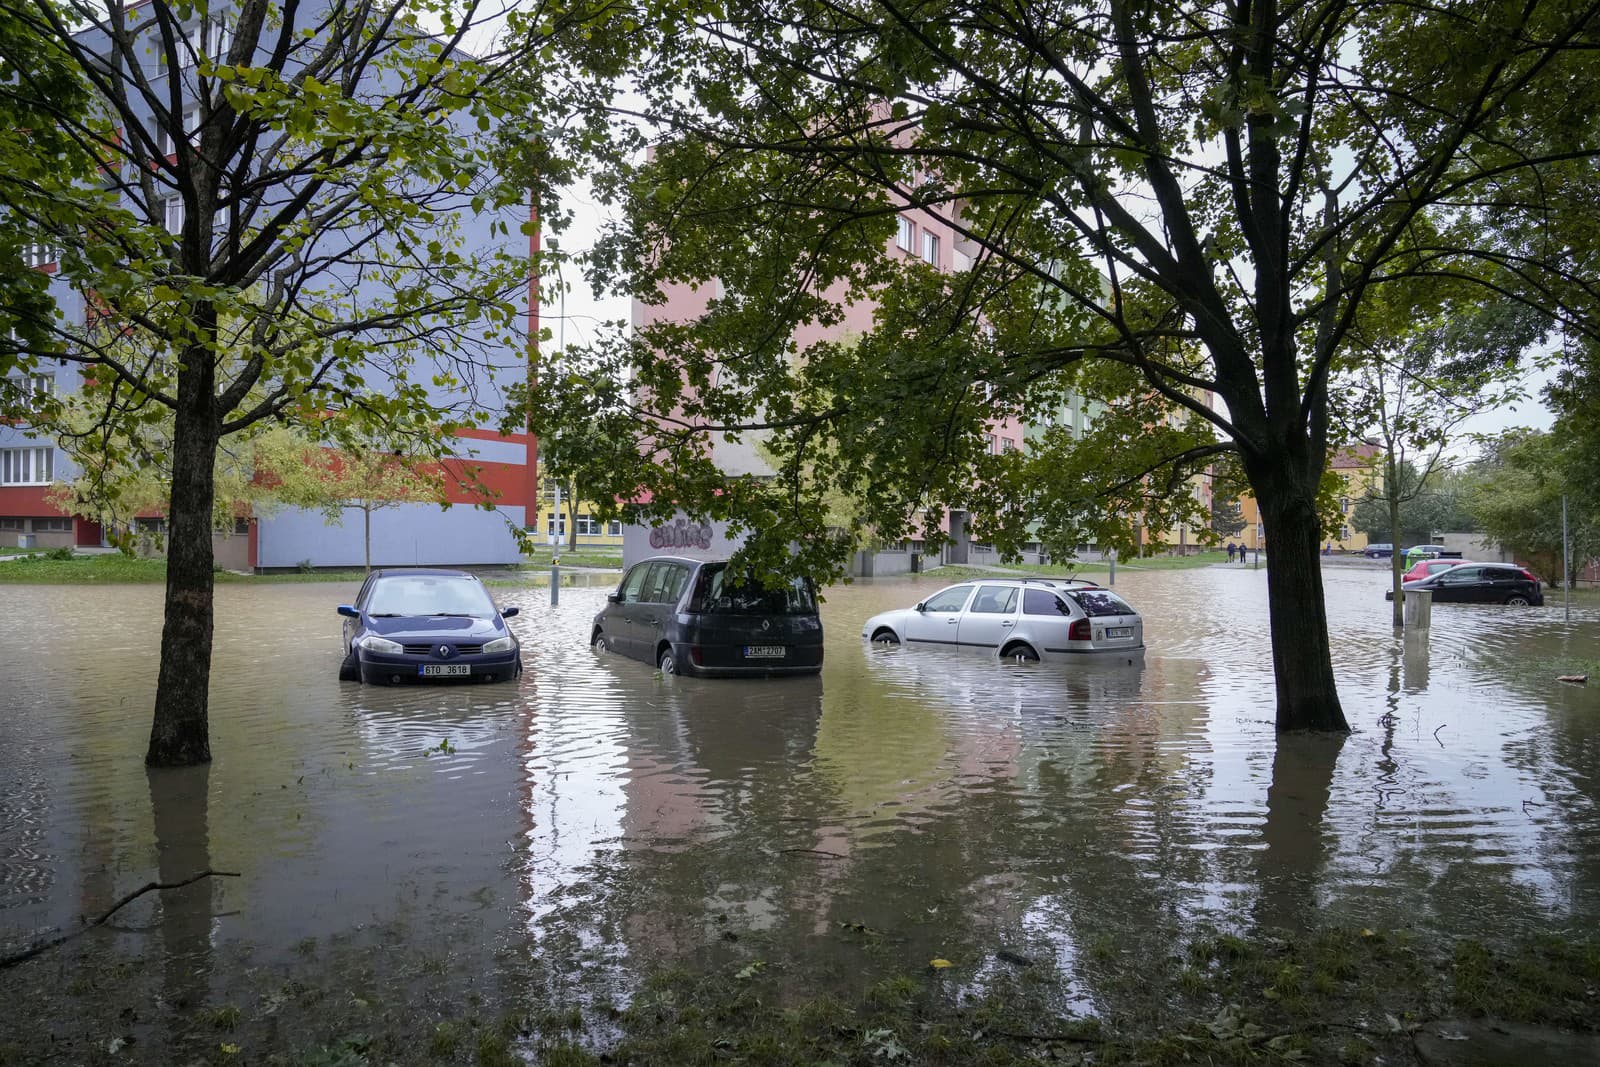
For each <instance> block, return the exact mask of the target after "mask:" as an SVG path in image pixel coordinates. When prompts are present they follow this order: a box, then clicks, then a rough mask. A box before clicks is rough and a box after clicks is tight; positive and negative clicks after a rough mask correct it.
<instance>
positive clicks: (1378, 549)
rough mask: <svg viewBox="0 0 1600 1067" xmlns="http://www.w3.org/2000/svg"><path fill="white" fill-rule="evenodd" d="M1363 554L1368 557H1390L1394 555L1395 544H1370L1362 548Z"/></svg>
mask: <svg viewBox="0 0 1600 1067" xmlns="http://www.w3.org/2000/svg"><path fill="white" fill-rule="evenodd" d="M1361 554H1362V555H1363V556H1366V557H1367V558H1368V559H1388V558H1389V557H1390V556H1392V555H1394V546H1393V545H1388V544H1384V545H1368V546H1367V547H1366V548H1363V549H1362V550H1361Z"/></svg>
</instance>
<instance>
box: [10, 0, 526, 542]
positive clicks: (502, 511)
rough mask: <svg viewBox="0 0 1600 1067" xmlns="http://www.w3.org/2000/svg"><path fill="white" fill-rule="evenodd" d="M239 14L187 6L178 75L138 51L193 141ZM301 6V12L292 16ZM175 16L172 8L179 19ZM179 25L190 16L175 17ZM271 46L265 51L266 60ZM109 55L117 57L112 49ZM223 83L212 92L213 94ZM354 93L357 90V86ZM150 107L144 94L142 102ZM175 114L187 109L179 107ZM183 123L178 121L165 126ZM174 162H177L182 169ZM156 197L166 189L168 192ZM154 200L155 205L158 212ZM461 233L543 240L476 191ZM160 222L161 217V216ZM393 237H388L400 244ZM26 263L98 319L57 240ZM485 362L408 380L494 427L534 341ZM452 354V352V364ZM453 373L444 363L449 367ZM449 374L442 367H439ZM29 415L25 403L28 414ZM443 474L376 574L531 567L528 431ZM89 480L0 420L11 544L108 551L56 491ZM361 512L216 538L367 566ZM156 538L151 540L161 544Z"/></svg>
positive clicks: (60, 380)
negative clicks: (207, 68) (206, 69)
mask: <svg viewBox="0 0 1600 1067" xmlns="http://www.w3.org/2000/svg"><path fill="white" fill-rule="evenodd" d="M161 2H162V0H152V2H151V3H145V4H136V5H133V6H132V8H130V9H129V16H128V17H129V18H130V20H131V21H132V22H134V23H137V13H138V11H139V10H146V11H148V10H151V9H152V8H153V6H154V4H155V3H161ZM233 10H235V9H231V8H229V7H225V6H222V5H213V6H211V7H210V8H209V9H208V10H207V13H206V15H205V18H204V20H203V21H202V20H201V19H200V15H199V14H198V13H197V12H195V11H194V10H193V9H189V10H188V14H187V16H186V17H187V18H188V21H187V22H185V23H184V25H183V27H182V30H183V32H182V35H181V36H182V37H183V38H184V39H183V40H182V41H180V44H181V45H182V46H183V48H182V49H180V51H179V53H178V55H179V61H178V63H177V66H176V69H170V70H169V69H168V67H169V64H170V60H169V58H168V56H167V54H166V52H165V50H164V49H162V48H160V47H158V44H159V38H158V37H157V36H156V35H154V34H146V35H145V36H147V37H150V38H151V40H149V41H147V42H146V43H145V45H144V46H143V48H142V51H141V50H140V48H139V46H138V45H136V46H135V53H136V54H137V56H138V58H137V59H134V60H130V62H138V63H139V64H140V65H141V66H140V70H141V72H142V73H143V75H144V76H145V77H146V78H147V79H148V80H149V82H150V84H151V85H154V86H158V87H159V88H160V89H161V90H162V92H163V93H165V92H166V91H167V90H168V89H171V90H173V91H175V92H176V93H177V94H180V95H179V96H178V97H177V98H178V99H181V100H182V101H183V103H182V106H181V114H182V125H183V127H184V129H185V131H186V132H188V133H191V134H192V132H193V131H194V129H195V128H196V124H197V122H198V121H199V115H200V107H199V105H198V103H197V101H198V99H199V97H198V88H197V87H198V86H199V85H200V81H199V75H198V73H197V64H198V61H199V59H200V58H209V59H216V60H220V59H221V58H222V57H224V56H226V55H227V52H228V49H229V48H230V46H231V42H232V41H233V33H232V29H231V19H232V17H233ZM297 10H298V14H295V12H296V11H297ZM178 11H179V9H178V8H176V7H172V8H167V9H165V13H168V14H171V13H175V12H178ZM281 14H283V16H284V17H286V18H291V19H293V18H298V19H301V20H302V21H306V20H309V21H308V22H307V24H308V25H310V24H312V22H314V21H315V19H314V15H315V13H314V12H310V11H308V10H306V9H296V8H294V7H292V6H291V7H285V8H284V12H283V13H281ZM176 17H179V18H182V17H185V16H182V15H178V16H176ZM95 34H101V37H100V38H99V39H100V40H104V35H103V33H102V31H101V30H98V29H95V28H90V29H87V30H85V31H84V32H83V35H82V37H81V38H80V39H83V40H90V41H91V44H92V45H93V46H94V47H96V48H99V47H100V46H99V45H97V44H93V40H92V39H91V38H92V35H95ZM265 47H266V45H265V44H263V45H262V46H261V50H258V53H257V55H258V56H260V57H262V60H263V61H264V59H265V51H264V50H265ZM106 54H108V55H109V54H110V50H109V49H107V50H106ZM373 69H375V70H377V71H378V73H377V74H375V75H373V77H374V78H377V79H382V78H392V77H394V76H395V75H394V74H393V72H384V70H383V68H382V65H381V64H377V65H375V66H374V68H373ZM213 88H215V86H213ZM355 92H356V93H359V92H360V88H359V87H358V88H357V89H356V90H355ZM138 99H140V98H139V97H138V96H137V94H135V101H136V104H137V101H138ZM173 113H174V114H176V113H178V109H173ZM143 120H144V121H146V122H147V123H148V128H149V129H150V131H151V133H152V137H151V138H150V140H151V141H152V142H153V143H155V144H158V145H159V151H160V152H161V153H163V154H165V155H167V157H168V158H167V162H173V161H175V160H176V159H177V158H178V157H177V154H176V145H175V144H174V142H173V134H172V132H171V131H170V130H168V129H158V126H161V125H162V124H161V123H159V122H158V121H157V119H156V117H155V113H154V111H153V110H152V109H150V108H148V107H147V108H146V109H145V112H144V116H143ZM166 125H168V126H172V125H176V123H167V124H166ZM125 133H126V131H124V130H122V129H121V128H120V127H119V130H118V136H119V139H121V140H125V141H126V142H127V143H128V144H130V145H132V144H135V143H142V142H141V141H140V139H137V138H132V137H125ZM129 152H130V154H129V155H128V156H127V158H125V159H123V160H121V161H120V162H119V163H118V166H123V167H125V166H128V164H129V163H130V162H131V163H133V164H134V166H135V167H138V166H149V167H150V168H151V169H152V170H158V169H160V168H159V167H157V166H156V164H158V163H160V162H161V161H160V160H159V159H155V158H152V159H149V160H145V159H141V158H139V157H138V156H137V155H136V154H133V149H131V148H130V150H129ZM174 165H176V164H175V163H174ZM158 188H159V186H158ZM163 203H164V205H165V223H166V226H167V228H168V230H169V231H170V232H174V233H177V232H180V230H181V228H182V226H183V221H184V220H183V201H182V200H181V199H179V198H178V197H177V196H175V195H172V196H168V197H167V199H165V200H164V201H163ZM148 207H149V206H148V205H146V209H148ZM445 210H446V211H448V212H449V214H450V216H451V224H452V226H453V227H454V229H455V230H456V232H457V233H458V234H459V237H460V247H459V251H460V254H461V255H462V256H463V257H466V258H469V259H472V260H474V261H477V260H478V259H479V258H480V257H481V258H482V259H483V260H485V261H486V260H487V259H488V257H490V256H491V255H493V254H495V253H497V252H505V253H507V254H511V255H515V254H517V253H526V251H527V250H528V246H529V242H530V241H535V242H536V241H537V237H534V238H529V237H526V236H523V233H522V224H523V223H524V222H525V221H527V220H528V218H529V214H530V209H529V208H528V207H522V208H520V209H517V210H501V211H496V210H495V209H493V208H489V209H482V208H481V205H473V204H472V203H471V198H470V196H468V195H466V194H463V195H461V196H459V197H458V198H456V200H455V201H454V202H452V203H451V204H450V205H448V206H447V207H446V208H445ZM157 217H158V218H159V217H160V216H159V215H157ZM392 239H393V238H392V237H384V238H380V239H379V240H380V242H381V241H383V240H392ZM26 258H27V262H28V264H29V265H30V266H31V267H33V268H34V269H36V270H39V271H41V272H43V273H45V274H47V275H50V276H52V285H51V293H52V296H53V297H54V299H55V302H56V305H57V308H58V311H59V315H60V317H61V321H62V322H63V323H67V324H72V325H77V326H82V327H87V326H88V325H89V324H90V322H91V318H92V317H93V316H94V315H95V314H96V311H95V309H94V308H92V307H91V302H90V301H89V300H86V297H85V293H83V292H82V291H80V290H79V289H78V288H76V287H74V286H73V285H72V284H70V283H69V282H68V281H67V280H66V279H65V278H63V277H62V274H61V272H60V269H59V268H60V252H59V250H58V249H56V248H54V247H52V246H50V245H49V244H47V243H43V242H41V243H38V244H35V245H32V246H30V247H29V248H28V249H27V251H26ZM337 258H338V257H336V256H330V257H328V259H329V262H330V265H329V267H328V268H327V275H326V279H325V280H326V288H327V289H328V290H329V291H330V292H336V293H338V294H340V295H341V296H342V297H343V298H345V299H347V300H349V301H351V302H354V303H359V302H361V301H362V300H364V299H366V298H367V297H369V296H371V297H374V298H376V297H377V296H379V295H381V294H378V293H377V292H376V290H375V289H374V288H373V287H374V284H375V283H374V282H373V280H372V276H371V275H372V274H373V273H376V272H370V273H369V271H370V262H371V260H372V259H373V256H372V255H370V254H368V255H366V256H365V258H366V259H367V261H368V265H367V267H366V268H365V269H364V268H363V267H360V266H357V267H352V266H349V265H348V264H341V263H339V262H337ZM528 319H529V324H528V325H529V329H530V330H537V322H538V309H537V306H536V289H535V288H534V286H533V285H532V283H531V282H530V283H529V285H528ZM483 349H484V353H485V354H484V355H483V357H482V359H481V361H480V363H479V364H478V366H480V367H481V369H482V371H483V376H482V377H481V379H475V380H471V381H465V380H462V379H461V377H460V376H459V375H456V376H450V375H444V374H439V373H430V368H429V367H428V366H427V364H426V362H425V361H424V362H423V363H422V364H421V365H420V366H419V367H417V368H415V369H414V371H413V373H412V375H411V379H412V381H413V382H421V383H423V384H424V385H425V386H426V387H427V389H428V391H429V394H430V399H432V400H434V401H436V402H440V403H451V404H455V405H457V407H458V408H459V407H470V408H471V409H474V410H478V411H482V412H485V413H487V414H488V415H489V416H490V418H489V420H488V424H489V425H494V424H495V423H497V422H498V421H499V420H498V417H497V416H498V414H499V412H500V410H501V409H502V408H503V406H504V395H503V393H502V392H501V387H502V386H503V384H504V383H505V382H506V381H508V380H515V379H516V378H517V376H518V375H519V374H525V373H526V367H527V361H526V346H525V341H524V342H519V343H516V344H498V345H496V344H491V343H490V342H488V341H485V342H484V343H483ZM447 355H448V353H444V354H441V356H440V357H439V358H440V359H444V358H445V357H446V356H447ZM441 367H442V365H441ZM437 369H439V368H435V370H437ZM82 383H83V379H82V377H81V375H80V373H79V370H78V369H77V364H74V363H73V362H71V361H70V360H53V359H52V360H44V361H41V363H40V365H39V366H37V367H36V368H34V369H33V370H32V371H30V372H29V373H28V374H27V375H21V374H14V375H12V377H11V379H10V380H9V381H8V382H6V383H4V384H5V385H7V386H9V387H10V388H12V389H14V390H17V391H18V392H20V393H21V394H23V395H25V396H26V397H33V398H42V397H44V396H47V395H50V394H55V395H57V396H68V395H70V394H72V393H75V392H76V391H78V390H79V389H80V388H81V387H82ZM384 384H385V380H384V379H383V378H382V376H381V372H377V371H374V372H369V381H368V382H367V383H366V385H367V387H368V388H376V389H380V390H381V389H382V388H383V387H384ZM21 406H22V407H23V408H24V411H26V408H27V407H28V404H27V403H26V402H24V403H23V404H22V405H21ZM445 451H446V453H447V455H448V458H447V460H446V461H445V464H444V466H445V472H446V474H447V477H446V484H447V486H448V489H447V500H448V502H449V503H450V505H451V506H450V507H448V508H444V507H440V506H439V505H437V504H434V503H403V504H400V505H397V506H394V507H389V508H385V509H383V510H381V511H376V512H374V513H373V515H372V531H371V534H372V536H371V547H372V562H373V563H374V565H380V564H381V565H405V564H495V563H511V562H515V561H517V560H519V559H520V558H521V553H520V548H519V544H518V540H517V536H516V535H517V533H518V532H519V531H521V530H523V529H524V528H526V527H528V526H530V525H533V526H535V527H537V525H538V521H539V520H538V514H539V512H538V509H539V500H538V481H537V460H538V446H537V441H535V440H534V439H533V438H532V436H531V435H529V434H526V433H514V434H509V435H506V434H501V433H499V432H496V431H494V430H488V429H484V430H462V431H460V432H458V433H457V434H455V436H454V437H453V438H452V439H451V440H450V441H449V442H448V443H447V448H446V450H445ZM80 473H81V472H80V471H79V470H78V469H77V468H76V467H75V466H74V464H73V462H72V460H71V458H70V456H69V454H68V453H67V452H66V451H65V450H63V449H62V448H61V447H60V444H59V442H58V441H57V440H56V439H55V438H53V437H52V436H51V434H50V432H49V431H48V430H47V429H45V428H44V420H42V419H29V418H28V417H26V414H25V415H24V417H23V418H22V419H20V420H18V421H14V422H12V423H9V424H0V545H18V544H32V545H36V546H38V547H41V548H49V547H58V546H63V545H76V546H84V547H88V546H98V545H104V544H106V543H107V538H108V533H109V532H110V531H108V530H107V529H106V528H105V523H106V521H107V517H105V516H101V515H96V514H92V513H90V514H86V513H81V512H80V513H76V514H75V513H73V511H72V510H70V509H69V508H66V507H63V506H62V495H61V494H60V493H59V492H52V486H59V485H61V484H63V483H70V482H71V481H72V480H73V479H74V478H76V477H78V475H79V474H80ZM136 522H137V524H138V525H139V526H141V527H143V528H144V529H145V530H146V531H147V532H152V533H153V532H158V531H159V530H160V528H161V525H162V522H163V517H162V515H161V514H159V513H152V514H148V515H143V516H139V517H138V519H137V520H136ZM362 527H363V524H362V516H361V513H360V511H359V510H358V509H355V508H348V509H346V510H345V514H344V521H343V522H342V524H332V523H330V522H328V521H327V520H326V519H325V518H324V516H323V514H322V513H321V512H317V511H309V510H304V509H299V508H274V509H270V510H266V511H263V513H262V514H260V515H240V516H239V517H238V519H237V521H236V523H235V524H234V526H233V528H232V529H230V530H225V531H220V532H219V534H218V541H217V550H218V560H219V563H221V564H222V565H224V566H230V567H239V568H260V569H272V568H290V567H296V566H306V565H309V566H313V567H337V566H351V565H357V566H359V565H360V564H361V562H362V561H363V559H364V558H365V553H366V550H365V546H364V543H363V528H362ZM158 541H159V539H158V538H156V539H152V540H151V541H150V543H152V544H154V543H158Z"/></svg>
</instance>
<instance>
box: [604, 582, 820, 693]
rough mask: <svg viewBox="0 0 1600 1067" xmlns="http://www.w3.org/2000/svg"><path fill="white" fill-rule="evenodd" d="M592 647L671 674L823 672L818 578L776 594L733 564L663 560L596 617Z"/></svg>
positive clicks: (608, 600)
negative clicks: (737, 570) (818, 609)
mask: <svg viewBox="0 0 1600 1067" xmlns="http://www.w3.org/2000/svg"><path fill="white" fill-rule="evenodd" d="M589 643H590V644H591V645H593V646H594V647H595V648H596V649H597V650H599V651H602V652H605V651H610V652H620V653H622V654H623V655H625V656H631V657H633V658H634V659H637V660H643V661H644V662H645V663H648V664H651V665H652V666H655V667H658V668H660V670H661V672H662V673H663V674H691V675H706V676H719V675H720V676H737V675H767V674H816V673H817V672H818V671H820V670H822V619H821V618H820V617H819V616H818V614H817V594H816V590H815V588H813V586H812V584H811V582H810V580H809V579H805V578H796V579H794V580H792V581H790V582H788V583H787V584H785V585H783V586H781V587H779V588H777V589H771V588H767V587H765V586H762V585H760V584H758V583H757V582H756V581H755V580H754V579H753V578H751V577H750V576H748V575H743V574H740V573H738V572H736V571H734V570H732V569H730V568H729V566H728V562H727V561H726V560H714V561H709V562H708V561H705V560H695V559H684V558H681V557H678V556H655V557H652V558H650V559H647V560H642V561H640V562H638V563H635V564H634V565H633V566H632V567H629V568H628V572H627V573H626V574H624V575H623V576H622V581H621V583H620V584H619V585H618V586H617V590H616V592H614V593H611V594H610V595H609V596H607V597H606V606H605V607H604V608H602V609H601V610H600V613H599V614H597V615H596V616H595V617H594V625H593V627H592V628H591V629H590V632H589Z"/></svg>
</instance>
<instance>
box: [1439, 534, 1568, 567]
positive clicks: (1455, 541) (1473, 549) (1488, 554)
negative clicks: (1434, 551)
mask: <svg viewBox="0 0 1600 1067" xmlns="http://www.w3.org/2000/svg"><path fill="white" fill-rule="evenodd" d="M1438 544H1441V545H1443V546H1444V547H1445V548H1447V549H1449V550H1450V551H1451V552H1459V553H1461V558H1462V559H1475V560H1477V561H1478V562H1480V563H1510V562H1511V555H1510V553H1508V552H1506V551H1504V550H1502V549H1501V548H1500V546H1499V545H1497V544H1494V543H1492V542H1490V541H1485V540H1484V539H1483V538H1482V537H1479V536H1478V535H1477V534H1471V533H1447V534H1445V535H1443V536H1442V537H1440V538H1439V540H1438ZM1558 577H1559V576H1558Z"/></svg>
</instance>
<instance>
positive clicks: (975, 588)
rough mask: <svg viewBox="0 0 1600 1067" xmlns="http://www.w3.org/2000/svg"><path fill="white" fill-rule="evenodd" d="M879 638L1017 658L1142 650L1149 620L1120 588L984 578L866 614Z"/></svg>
mask: <svg viewBox="0 0 1600 1067" xmlns="http://www.w3.org/2000/svg"><path fill="white" fill-rule="evenodd" d="M861 636H862V637H864V638H866V639H868V640H870V641H871V642H872V643H873V644H875V645H907V646H920V647H924V648H946V649H974V650H978V651H989V652H992V653H994V654H995V655H997V656H999V657H1000V658H1002V659H1009V660H1017V661H1032V660H1040V659H1045V660H1057V661H1066V660H1070V659H1071V658H1072V657H1074V656H1079V655H1083V654H1086V653H1087V654H1119V653H1120V654H1124V655H1126V654H1130V653H1142V652H1143V650H1144V620H1143V619H1141V618H1140V617H1139V613H1138V612H1137V611H1134V610H1133V608H1131V607H1129V606H1128V604H1127V602H1126V601H1124V600H1123V599H1122V598H1121V597H1119V596H1117V594H1115V593H1113V592H1111V590H1109V589H1100V588H1097V587H1089V588H1079V589H1061V588H1058V587H1057V584H1056V583H1055V582H1054V581H1051V580H1049V579H1000V578H995V579H982V580H976V581H969V582H962V583H961V584H959V585H952V586H950V587H948V588H946V589H941V590H939V591H938V592H937V593H934V594H933V595H932V596H930V597H928V598H927V599H926V600H922V601H919V602H918V603H917V604H916V605H915V606H913V607H909V608H902V609H900V610H897V611H885V612H882V613H881V614H878V615H874V616H873V617H872V618H870V619H868V620H867V621H866V623H865V624H864V625H863V626H862V628H861Z"/></svg>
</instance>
